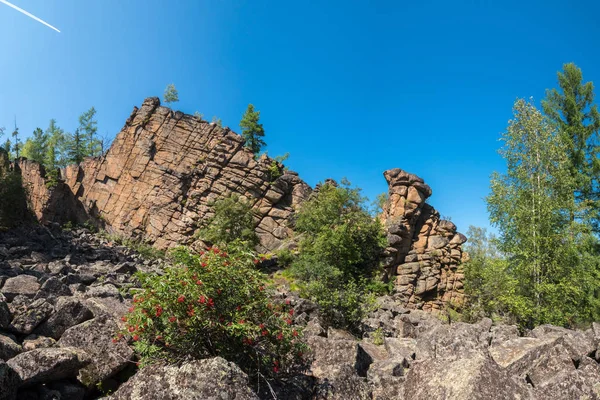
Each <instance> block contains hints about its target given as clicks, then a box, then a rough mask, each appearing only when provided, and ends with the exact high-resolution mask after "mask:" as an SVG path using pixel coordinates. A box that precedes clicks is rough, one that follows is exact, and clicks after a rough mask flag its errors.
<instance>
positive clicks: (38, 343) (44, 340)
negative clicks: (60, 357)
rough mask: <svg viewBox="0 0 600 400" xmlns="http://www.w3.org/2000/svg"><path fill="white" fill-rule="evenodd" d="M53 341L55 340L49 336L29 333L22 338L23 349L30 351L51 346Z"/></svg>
mask: <svg viewBox="0 0 600 400" xmlns="http://www.w3.org/2000/svg"><path fill="white" fill-rule="evenodd" d="M55 343H56V340H54V339H52V338H50V337H46V336H38V335H29V336H27V337H26V338H25V339H23V350H24V351H30V350H35V349H39V348H45V347H53V346H54V344H55Z"/></svg>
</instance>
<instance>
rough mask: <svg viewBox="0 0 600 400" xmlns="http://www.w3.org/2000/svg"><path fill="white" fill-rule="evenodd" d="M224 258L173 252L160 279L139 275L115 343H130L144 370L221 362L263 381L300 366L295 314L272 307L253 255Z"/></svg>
mask: <svg viewBox="0 0 600 400" xmlns="http://www.w3.org/2000/svg"><path fill="white" fill-rule="evenodd" d="M228 251H230V252H231V253H229V254H228V252H227V251H224V250H221V249H219V248H216V247H213V248H209V249H208V250H206V251H205V252H202V253H200V254H192V253H190V252H189V251H188V250H187V249H184V248H177V249H175V250H174V251H173V252H172V253H171V257H172V259H173V260H174V262H175V266H173V267H170V268H167V269H166V270H165V272H164V274H163V275H157V274H140V275H139V278H140V280H141V283H142V290H141V291H140V292H139V293H138V294H136V295H135V297H134V299H133V306H132V307H131V308H130V309H129V313H128V314H127V315H125V316H123V318H122V319H123V321H124V322H125V326H126V327H125V329H124V330H123V331H122V332H121V333H120V334H119V336H118V337H116V338H115V340H121V339H122V338H123V336H130V337H131V338H132V339H133V341H134V343H135V347H136V349H137V351H138V352H139V353H140V355H141V356H142V363H144V364H145V363H149V362H152V361H154V360H158V359H166V360H168V361H171V362H173V361H177V360H179V359H183V358H186V357H190V356H191V357H194V358H206V357H214V356H221V357H223V358H225V359H227V360H229V361H232V362H235V363H236V364H237V365H239V366H240V367H241V368H242V369H243V370H245V371H246V372H247V373H248V374H249V375H257V374H261V375H263V376H274V375H281V374H286V373H290V372H291V371H292V370H293V369H295V368H297V367H300V366H301V365H302V360H303V353H304V352H306V349H305V345H304V344H303V343H301V341H300V337H301V331H300V328H298V327H297V326H295V325H294V324H293V319H294V310H293V308H292V307H291V306H290V305H289V304H285V302H282V301H279V302H278V301H274V300H273V299H274V296H273V292H272V289H271V288H270V287H269V286H268V285H267V280H266V277H265V275H264V274H262V273H261V272H260V271H258V270H257V269H256V268H255V264H257V263H258V262H259V260H258V259H256V258H255V255H254V254H253V253H251V252H245V251H241V250H240V251H235V250H233V251H232V249H231V248H229V249H228Z"/></svg>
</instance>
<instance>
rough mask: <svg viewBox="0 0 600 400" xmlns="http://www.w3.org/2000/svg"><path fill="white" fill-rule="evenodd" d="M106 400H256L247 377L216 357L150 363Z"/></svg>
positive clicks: (234, 366)
mask: <svg viewBox="0 0 600 400" xmlns="http://www.w3.org/2000/svg"><path fill="white" fill-rule="evenodd" d="M109 399H110V400H138V399H144V400H179V399H186V400H225V399H231V400H233V399H235V400H258V396H257V395H256V394H255V393H254V392H253V391H252V390H251V389H250V388H249V387H248V377H247V376H246V374H245V373H244V372H242V370H240V369H239V367H237V366H236V365H235V364H233V363H230V362H227V361H225V360H224V359H222V358H220V357H216V358H211V359H206V360H196V361H188V362H184V363H182V364H181V365H159V364H154V365H150V366H147V367H145V368H144V369H142V370H141V371H139V372H138V373H137V374H135V375H134V376H133V378H131V379H130V380H129V381H127V382H126V383H124V384H123V385H122V386H121V387H120V388H119V390H117V391H116V392H115V393H114V394H113V395H112V396H110V397H109Z"/></svg>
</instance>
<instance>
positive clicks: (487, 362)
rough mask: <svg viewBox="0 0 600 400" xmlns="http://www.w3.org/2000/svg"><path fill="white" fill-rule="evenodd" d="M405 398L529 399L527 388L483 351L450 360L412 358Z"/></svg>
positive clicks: (416, 399)
mask: <svg viewBox="0 0 600 400" xmlns="http://www.w3.org/2000/svg"><path fill="white" fill-rule="evenodd" d="M404 398H405V399H406V400H438V399H439V400H442V399H452V400H490V399H494V400H517V399H529V389H528V388H527V386H526V385H525V383H524V381H523V383H520V382H517V381H515V380H514V379H513V378H512V377H511V376H509V374H508V373H507V372H506V371H505V370H504V369H502V368H501V367H500V366H498V365H497V364H496V363H495V362H494V361H492V360H491V359H490V358H488V357H486V356H485V355H483V354H478V353H471V354H470V355H469V357H468V358H462V359H461V358H457V359H455V360H453V361H448V360H441V359H428V360H423V361H418V362H414V363H413V364H412V365H411V367H410V368H409V370H408V373H407V374H406V383H405V385H404Z"/></svg>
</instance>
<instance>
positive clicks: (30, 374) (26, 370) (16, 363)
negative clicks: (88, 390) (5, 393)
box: [7, 347, 90, 386]
mask: <svg viewBox="0 0 600 400" xmlns="http://www.w3.org/2000/svg"><path fill="white" fill-rule="evenodd" d="M89 362H90V358H89V356H88V355H87V354H86V353H85V352H83V351H81V350H79V349H74V348H66V347H65V348H60V349H58V348H45V349H36V350H32V351H28V352H26V353H21V354H19V355H18V356H16V357H14V358H11V359H10V360H9V361H8V362H7V364H8V365H9V366H10V367H11V368H12V369H14V370H15V371H16V372H17V374H19V377H20V378H21V381H22V385H23V386H27V385H33V384H35V383H46V382H52V381H56V380H59V379H65V378H74V377H76V376H77V373H78V372H79V369H80V368H82V367H84V366H85V365H87V364H88V363H89Z"/></svg>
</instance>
